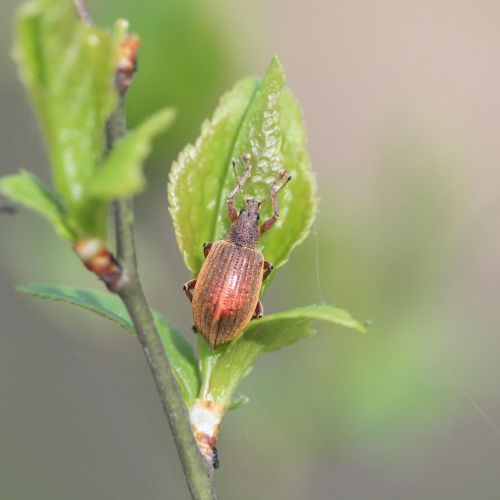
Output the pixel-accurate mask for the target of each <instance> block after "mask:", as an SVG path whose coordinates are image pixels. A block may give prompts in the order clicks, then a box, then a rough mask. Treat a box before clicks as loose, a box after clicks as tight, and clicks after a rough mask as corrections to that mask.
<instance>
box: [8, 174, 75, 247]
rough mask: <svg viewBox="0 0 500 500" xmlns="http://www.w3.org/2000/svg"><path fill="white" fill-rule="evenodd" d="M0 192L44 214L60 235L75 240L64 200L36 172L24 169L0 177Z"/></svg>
mask: <svg viewBox="0 0 500 500" xmlns="http://www.w3.org/2000/svg"><path fill="white" fill-rule="evenodd" d="M0 193H2V194H4V195H5V196H7V197H9V198H10V199H11V200H13V201H15V202H16V203H19V204H20V205H24V206H25V207H28V208H30V209H31V210H34V211H35V212H37V213H38V214H40V215H42V216H43V217H45V218H46V219H47V220H48V221H49V222H50V223H51V224H52V226H53V227H54V229H55V231H56V232H57V233H58V234H59V235H60V236H62V237H63V238H65V239H67V240H69V241H73V239H74V233H73V231H72V230H71V229H70V228H69V227H68V225H67V224H66V211H65V208H64V206H63V203H62V201H61V200H60V199H59V198H58V196H57V195H55V194H54V193H53V192H52V191H51V190H50V188H49V187H48V186H47V185H46V184H44V183H43V181H42V180H40V179H39V178H38V177H37V176H36V175H35V174H33V173H31V172H27V171H26V170H22V171H21V172H20V173H19V174H14V175H8V176H5V177H2V178H0Z"/></svg>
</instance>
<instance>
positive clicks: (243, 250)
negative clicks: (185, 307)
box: [193, 241, 264, 349]
mask: <svg viewBox="0 0 500 500" xmlns="http://www.w3.org/2000/svg"><path fill="white" fill-rule="evenodd" d="M263 274H264V257H263V256H262V254H261V253H260V252H259V251H258V250H257V249H255V248H249V247H245V246H240V245H236V244H235V243H232V242H230V241H216V242H214V243H213V245H212V247H211V249H210V251H209V253H208V255H207V258H206V260H205V262H204V263H203V266H202V268H201V271H200V274H199V276H198V278H197V280H196V286H195V287H194V290H193V316H194V322H195V325H196V328H197V329H198V331H200V332H201V334H202V335H203V337H205V339H206V340H207V342H208V343H209V345H210V347H211V348H212V349H214V348H216V347H218V346H220V345H222V344H226V343H227V342H230V341H231V340H232V339H233V338H234V337H236V336H237V335H238V333H240V332H241V331H242V330H243V329H244V328H245V327H246V326H247V324H248V323H249V322H250V320H251V319H252V316H253V315H254V314H255V310H256V307H257V303H258V301H259V294H260V289H261V287H262V280H263Z"/></svg>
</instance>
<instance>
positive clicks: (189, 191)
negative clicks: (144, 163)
mask: <svg viewBox="0 0 500 500" xmlns="http://www.w3.org/2000/svg"><path fill="white" fill-rule="evenodd" d="M257 85H258V84H257V81H256V80H254V79H246V80H242V81H241V82H239V83H237V84H236V85H235V86H234V88H233V89H232V90H231V91H230V92H228V93H227V94H225V95H224V96H223V97H222V98H221V100H220V103H219V106H218V107H217V109H216V111H215V113H214V115H213V117H212V119H211V120H210V121H206V122H204V123H203V125H202V128H201V135H200V136H199V137H198V139H197V140H196V143H195V145H194V146H192V145H188V146H187V147H186V148H185V149H184V150H183V151H182V152H181V153H180V155H179V158H178V159H177V161H176V162H175V163H174V164H173V166H172V170H171V171H170V175H169V185H168V199H169V202H170V213H171V215H172V219H173V222H174V228H175V234H176V237H177V242H178V244H179V247H180V250H181V252H182V254H183V256H184V261H185V262H186V265H187V267H188V268H189V269H190V270H191V271H192V273H193V274H194V275H196V274H197V273H198V271H199V270H200V268H201V265H202V263H203V248H202V245H203V243H204V242H206V241H212V240H213V239H214V229H215V224H216V221H217V217H218V212H219V210H220V207H219V203H218V200H219V197H220V195H221V193H220V192H221V189H222V184H223V182H224V179H225V177H226V175H227V173H228V168H229V165H230V164H231V159H232V157H233V148H234V142H235V140H236V136H237V132H238V129H239V127H240V125H241V122H242V120H243V118H244V116H245V112H246V110H247V108H248V105H249V102H250V101H251V99H252V98H253V96H254V94H255V92H256V89H257Z"/></svg>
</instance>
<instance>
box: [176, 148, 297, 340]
mask: <svg viewBox="0 0 500 500" xmlns="http://www.w3.org/2000/svg"><path fill="white" fill-rule="evenodd" d="M241 161H242V163H243V166H244V171H243V175H242V176H241V178H238V176H237V174H236V165H235V162H234V161H233V168H234V171H235V175H236V186H235V187H234V188H233V190H232V191H231V193H230V194H229V197H228V199H227V211H228V214H229V218H230V219H231V228H230V229H229V231H228V233H227V236H226V239H225V240H220V241H216V242H213V243H204V244H203V252H204V255H205V261H204V263H203V266H202V268H201V270H200V273H199V275H198V277H197V278H196V279H193V280H191V281H188V282H187V283H186V284H185V285H184V287H183V290H184V291H185V293H186V295H187V297H188V299H189V300H190V301H191V302H192V304H193V318H194V323H195V328H196V330H198V331H199V332H200V333H201V335H203V337H204V338H205V339H206V340H207V342H208V344H209V345H210V348H211V349H215V348H216V347H219V346H221V345H223V344H227V343H228V342H230V341H231V340H233V339H234V338H235V337H236V336H237V335H238V334H239V333H240V332H241V331H243V330H244V329H245V327H246V326H247V325H248V323H249V322H250V321H251V320H252V319H255V318H261V317H262V315H263V314H264V308H263V306H262V302H261V301H260V300H259V296H260V290H261V288H262V283H263V281H264V280H265V279H266V278H267V277H268V276H269V275H270V274H271V272H272V270H273V269H274V267H273V265H272V264H271V263H270V262H268V261H267V260H265V259H264V256H263V255H262V253H261V252H260V251H259V250H258V249H257V244H258V242H259V238H260V236H261V235H262V234H264V233H265V232H266V231H269V229H271V227H272V226H273V225H274V223H275V222H276V221H277V220H278V217H279V207H278V193H279V192H280V191H281V189H283V188H284V187H285V186H286V184H287V183H288V181H290V179H291V177H290V176H288V175H287V173H286V171H285V170H281V171H280V172H279V173H278V176H277V177H276V179H274V180H273V181H272V182H271V183H270V190H271V202H272V207H273V214H272V216H271V217H270V218H269V219H267V220H266V221H265V222H264V223H263V224H262V225H259V219H260V216H259V210H260V205H261V202H259V201H256V200H254V199H247V200H246V207H245V208H244V209H242V210H241V211H240V212H239V213H238V212H237V210H236V208H235V206H234V199H235V197H236V195H237V194H238V193H239V192H240V191H241V190H242V188H243V185H244V184H245V182H246V181H247V180H248V178H249V177H250V174H251V171H252V166H251V163H250V155H249V154H248V153H247V154H244V155H243V156H242V157H241ZM283 179H285V180H284V182H282V183H281V185H279V183H280V181H282V180H283Z"/></svg>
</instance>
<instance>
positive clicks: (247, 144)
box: [168, 58, 316, 275]
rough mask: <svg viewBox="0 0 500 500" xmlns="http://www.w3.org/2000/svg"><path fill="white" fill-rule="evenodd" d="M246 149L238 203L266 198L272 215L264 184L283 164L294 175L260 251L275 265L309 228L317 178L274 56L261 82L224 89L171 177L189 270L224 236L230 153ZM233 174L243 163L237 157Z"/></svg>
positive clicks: (294, 105)
mask: <svg viewBox="0 0 500 500" xmlns="http://www.w3.org/2000/svg"><path fill="white" fill-rule="evenodd" d="M247 152H250V153H251V155H252V160H251V162H252V165H253V170H252V175H251V177H250V179H249V180H248V181H247V183H246V184H245V187H244V193H243V194H242V195H240V196H239V197H238V199H237V201H236V203H237V205H238V207H239V208H240V207H243V205H244V201H243V200H244V199H245V198H246V197H255V198H257V199H259V200H261V201H264V204H263V206H262V211H261V215H262V219H265V218H266V217H268V216H270V215H271V212H272V208H271V203H270V199H269V194H270V191H269V183H270V182H271V181H272V180H273V179H274V178H275V177H276V175H277V173H278V171H279V170H280V169H282V168H286V169H287V170H288V172H289V174H291V175H292V177H293V180H292V182H290V183H289V184H288V186H287V187H286V188H285V189H284V190H283V191H282V192H281V193H280V195H279V201H280V220H279V222H278V223H277V224H276V225H275V226H274V227H273V228H272V230H271V231H269V233H268V234H266V235H264V237H263V238H262V240H261V242H260V246H259V248H260V250H261V251H262V252H263V254H264V256H265V257H266V259H268V260H270V261H271V262H272V263H273V264H274V265H275V266H276V267H277V266H280V265H282V264H283V263H284V262H286V260H287V259H288V256H289V254H290V252H291V251H292V249H293V247H294V246H296V245H297V244H298V243H300V242H301V241H302V240H303V239H304V238H305V236H306V235H307V234H308V232H309V229H310V226H311V224H312V221H313V218H314V215H315V211H316V197H315V184H314V179H313V176H312V172H311V165H310V162H309V158H308V155H307V151H306V137H305V129H304V125H303V120H302V115H301V111H300V108H299V106H298V104H297V102H296V101H295V100H294V98H293V96H292V94H291V92H290V91H289V90H288V89H286V88H285V77H284V74H283V69H282V67H281V65H280V63H279V62H278V60H277V59H276V58H274V59H273V60H272V62H271V64H270V66H269V68H268V70H267V72H266V74H265V76H264V78H263V79H262V81H258V80H254V79H246V80H242V81H241V82H239V83H238V84H237V85H236V86H235V87H234V88H233V89H232V90H231V91H230V92H229V93H228V94H226V95H225V96H224V97H223V98H222V99H221V102H220V104H219V106H218V108H217V109H216V111H215V113H214V115H213V117H212V119H211V121H209V122H205V123H204V124H203V126H202V131H201V135H200V136H199V138H198V139H197V141H196V143H195V145H194V146H192V145H188V146H187V147H186V148H185V150H184V151H183V152H182V153H181V154H180V156H179V158H178V159H177V161H176V162H175V163H174V165H173V167H172V170H171V173H170V178H169V188H168V195H169V202H170V212H171V214H172V218H173V221H174V227H175V231H176V236H177V241H178V244H179V247H180V249H181V252H182V254H183V256H184V260H185V262H186V265H187V266H188V268H189V269H190V270H191V271H192V273H193V275H197V274H198V272H199V270H200V267H201V265H202V263H203V252H202V244H203V243H204V242H206V241H215V240H218V239H221V238H223V237H224V236H225V233H226V232H227V230H228V228H229V226H230V221H229V217H228V215H227V206H226V199H227V196H228V194H229V192H230V191H231V189H232V188H233V187H234V185H235V183H236V180H235V178H234V175H233V172H232V166H231V160H232V159H239V158H240V157H241V155H242V154H243V153H247ZM237 168H238V175H241V173H242V170H241V165H240V164H239V163H238V167H237Z"/></svg>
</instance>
